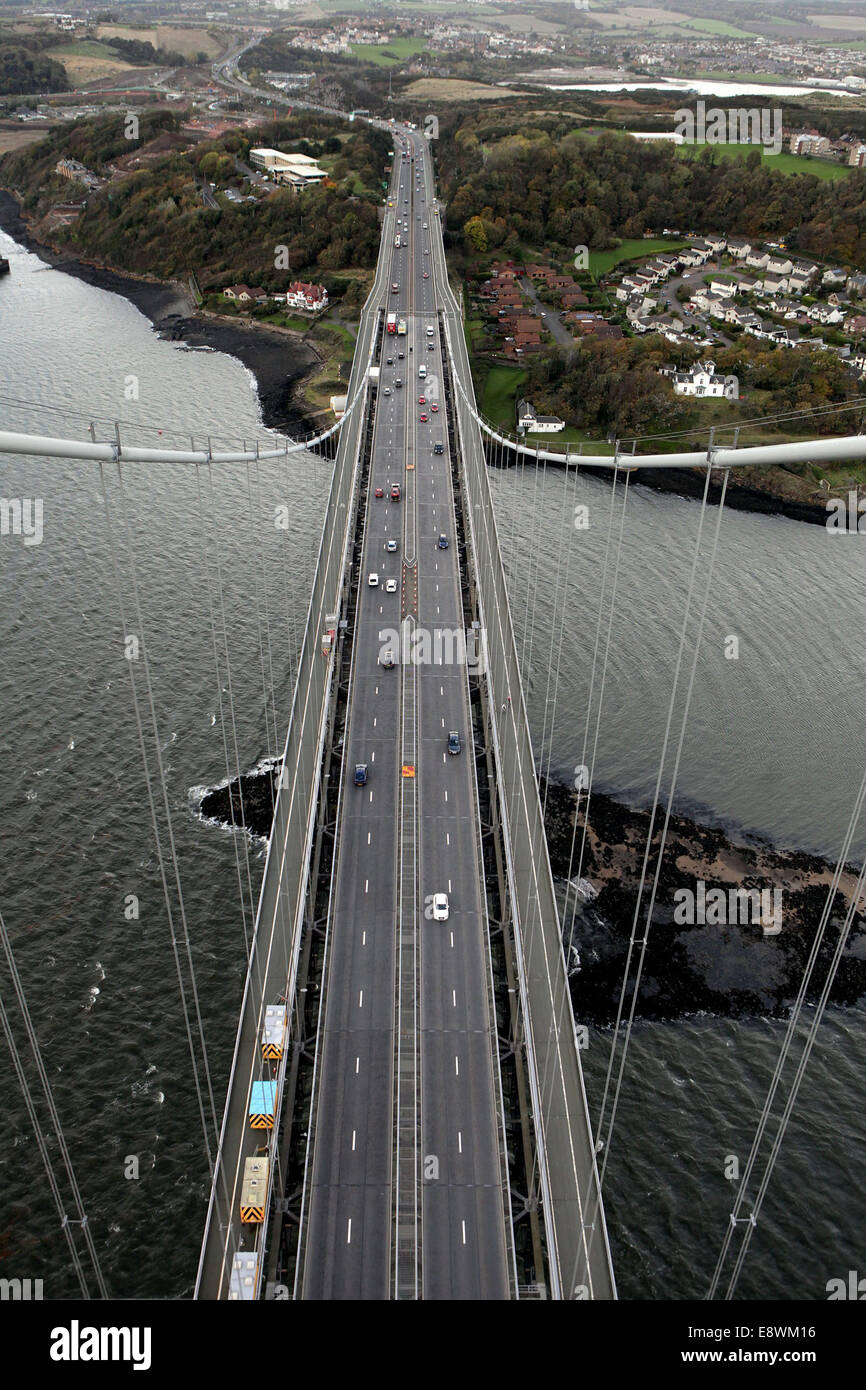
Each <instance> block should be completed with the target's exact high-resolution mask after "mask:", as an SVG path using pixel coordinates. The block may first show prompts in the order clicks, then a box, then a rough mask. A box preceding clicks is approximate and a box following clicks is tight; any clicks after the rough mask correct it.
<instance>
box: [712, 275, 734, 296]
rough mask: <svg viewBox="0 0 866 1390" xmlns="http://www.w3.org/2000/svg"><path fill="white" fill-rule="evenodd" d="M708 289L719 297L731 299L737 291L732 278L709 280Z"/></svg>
mask: <svg viewBox="0 0 866 1390" xmlns="http://www.w3.org/2000/svg"><path fill="white" fill-rule="evenodd" d="M710 289H711V291H712V293H713V294H715V295H718V297H719V298H720V299H733V297H734V295H735V294H736V293H737V286H736V282H735V281H733V280H710Z"/></svg>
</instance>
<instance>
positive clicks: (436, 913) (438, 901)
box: [433, 893, 448, 922]
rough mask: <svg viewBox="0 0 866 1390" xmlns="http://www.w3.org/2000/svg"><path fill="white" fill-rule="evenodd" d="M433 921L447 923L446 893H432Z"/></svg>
mask: <svg viewBox="0 0 866 1390" xmlns="http://www.w3.org/2000/svg"><path fill="white" fill-rule="evenodd" d="M433 921H434V922H447V921H448V894H447V893H434V894H433Z"/></svg>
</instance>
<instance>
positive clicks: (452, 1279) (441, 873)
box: [296, 133, 514, 1300]
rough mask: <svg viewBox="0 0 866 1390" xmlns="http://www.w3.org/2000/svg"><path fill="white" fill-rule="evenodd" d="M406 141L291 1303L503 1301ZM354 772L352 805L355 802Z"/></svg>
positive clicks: (389, 222)
mask: <svg viewBox="0 0 866 1390" xmlns="http://www.w3.org/2000/svg"><path fill="white" fill-rule="evenodd" d="M406 138H407V142H408V143H409V144H410V146H412V147H414V146H417V147H418V158H417V160H416V161H415V162H414V163H413V162H412V161H411V159H410V157H409V156H408V155H407V157H406V158H405V159H402V158H401V154H402V140H401V137H400V136H399V134H395V151H396V153H395V162H399V164H400V185H399V190H398V189H397V188H394V189H393V191H392V201H393V203H394V206H393V207H390V206H389V208H388V209H387V211H386V219H385V227H384V231H383V249H384V251H385V253H387V254H389V257H390V271H389V274H388V276H387V277H386V279H387V280H388V282H389V284H390V283H396V284H397V285H398V287H399V288H398V291H397V292H396V293H391V292H390V289H389V290H388V291H387V303H386V304H385V306H384V307H385V309H386V312H396V313H397V315H398V317H405V318H406V319H407V323H408V333H407V335H406V336H405V337H402V336H393V337H392V336H390V335H386V336H385V337H384V338H383V343H382V349H381V361H380V367H381V378H380V382H379V390H378V397H377V402H376V417H375V425H374V441H373V453H372V463H371V470H370V477H369V491H368V500H367V506H366V516H365V521H364V544H363V559H362V565H361V573H360V576H359V598H358V605H357V610H356V622H355V634H354V654H353V667H352V674H351V679H350V691H349V713H348V722H347V731H346V752H345V756H344V761H343V787H342V793H341V802H340V816H339V821H338V846H339V848H338V856H337V863H336V871H335V879H334V889H333V894H332V902H331V911H330V925H329V940H328V955H327V961H326V980H325V989H326V995H325V1000H326V1002H325V1008H324V1018H323V1025H322V1027H321V1029H320V1036H319V1038H318V1041H317V1049H318V1058H317V1083H316V1086H317V1089H316V1096H315V1125H314V1128H313V1131H312V1137H311V1144H312V1151H311V1154H310V1156H309V1163H308V1191H307V1193H306V1194H305V1196H306V1202H305V1220H306V1223H307V1227H306V1230H305V1232H304V1238H303V1244H302V1250H303V1261H302V1264H301V1266H300V1267H299V1271H298V1284H297V1288H296V1293H297V1295H298V1296H300V1297H303V1298H309V1299H388V1298H393V1297H421V1298H426V1299H485V1300H486V1299H506V1298H508V1297H510V1296H513V1295H514V1273H513V1266H512V1262H511V1259H510V1255H509V1239H508V1234H507V1232H508V1224H509V1205H508V1203H509V1197H508V1192H507V1185H506V1183H505V1181H504V1170H503V1164H502V1157H501V1152H502V1151H501V1141H502V1110H501V1101H500V1092H499V1077H498V1065H497V1062H496V1036H495V1027H494V1023H493V1020H492V1017H491V1007H492V1006H491V991H490V959H489V952H488V946H487V923H486V915H485V913H486V905H485V900H484V896H483V885H482V873H481V863H480V836H479V818H478V805H477V794H476V787H475V774H474V762H473V754H472V740H471V722H470V711H469V688H468V674H467V668H466V663H465V661H463V660H462V659H460V658H461V657H462V647H461V636H460V635H462V633H463V615H462V608H461V602H460V574H459V557H458V553H457V545H456V536H455V517H454V501H453V496H452V491H451V460H450V457H449V448H448V438H447V432H446V421H445V418H444V417H445V402H444V399H443V393H442V390H441V383H442V380H443V364H442V354H441V345H440V334H439V327H438V322H437V317H436V307H437V295H438V291H437V288H436V283H437V277H436V274H435V272H434V269H433V265H432V264H431V262H432V261H433V255H432V251H431V237H432V236H433V235H437V236H438V235H439V229H438V225H437V226H434V221H435V215H434V214H433V211H432V209H433V195H432V190H431V189H429V188H428V187H427V181H428V176H427V175H426V173H425V163H424V161H423V159H422V156H421V146H422V145H423V138H422V137H421V136H419V135H417V134H416V133H413V134H411V135H409V136H407V137H406ZM410 152H411V150H410ZM398 222H399V223H401V224H403V223H404V224H405V225H401V226H399V227H398V226H397V223H398ZM425 223H426V224H427V226H426V227H425V226H424V224H425ZM398 233H399V240H400V243H401V244H400V246H399V247H397V246H396V245H395V239H397V237H398ZM404 242H405V243H406V244H405V245H404V244H403V243H404ZM425 272H426V274H427V278H425ZM428 325H429V326H431V327H432V328H433V330H434V332H433V334H432V335H431V336H429V337H428V334H427V332H426V329H427V327H428ZM430 343H432V345H433V346H432V350H431V348H430V347H429V344H430ZM400 352H402V353H403V354H404V356H403V357H402V358H401V357H400V356H398V354H399V353H400ZM389 357H390V358H391V359H392V362H391V364H390V365H389V363H388V361H387V359H388V358H389ZM422 365H423V366H424V367H426V373H427V374H426V377H424V378H422V377H420V376H419V369H420V368H421V367H422ZM398 378H399V380H400V381H401V382H402V385H401V386H397V385H396V382H397V379H398ZM386 392H387V394H386ZM421 396H424V398H425V399H424V402H423V404H422V403H421V402H420V400H419V397H421ZM434 404H436V405H437V406H438V409H437V410H433V408H432V407H433V405H434ZM422 415H426V417H427V418H426V420H422V419H421V416H422ZM437 440H441V441H442V443H443V445H444V451H443V453H442V454H440V455H437V454H435V453H434V452H433V445H434V443H435V442H436V441H437ZM392 483H398V484H399V485H400V488H401V492H402V496H401V500H400V501H399V502H396V501H392V500H391V499H390V488H391V485H392ZM378 487H381V488H382V489H383V492H384V496H383V497H382V498H381V499H376V498H375V495H374V493H375V489H376V488H378ZM440 534H443V535H445V536H446V538H447V540H448V548H447V549H440V548H439V547H438V545H437V540H438V537H439V535H440ZM390 538H394V539H396V540H397V542H398V550H397V552H396V553H388V552H387V550H386V543H387V541H388V540H389V539H390ZM371 573H375V574H377V575H378V579H379V582H378V584H377V585H376V586H371V585H370V583H369V582H368V579H369V575H370V574H371ZM389 579H394V580H396V588H395V591H394V592H391V593H389V592H387V591H386V587H385V586H386V581H387V580H389ZM407 616H408V617H409V618H410V620H412V621H414V622H415V623H417V628H418V630H419V631H423V633H424V634H425V638H426V640H428V641H429V648H428V652H427V653H426V654H425V659H423V660H421V661H419V662H418V664H413V663H412V662H411V653H412V646H413V643H412V639H411V638H410V639H409V640H408V641H404V642H403V643H402V644H401V648H399V649H398V652H397V655H398V660H397V664H396V665H395V666H394V667H393V669H387V668H385V667H383V665H382V664H381V662H380V660H379V658H380V655H381V654H382V653H383V650H384V647H385V645H386V644H387V639H386V638H383V637H382V636H381V634H382V633H383V632H385V631H386V630H389V629H390V630H392V631H394V630H398V631H399V630H401V623H402V620H403V619H404V618H405V617H407ZM437 633H439V634H447V635H443V636H442V637H441V640H440V638H439V637H437ZM415 640H417V639H415ZM455 654H456V657H457V659H456V660H455V659H453V658H454V657H455ZM401 657H403V658H404V659H402V660H401V659H400V658H401ZM452 729H454V730H457V731H459V733H460V737H461V741H462V745H463V748H462V752H461V753H460V754H459V755H456V756H455V755H452V754H449V753H448V751H447V740H448V733H449V731H450V730H452ZM407 757H408V758H409V759H410V761H408V762H407V761H406V759H407ZM357 763H366V764H367V772H368V780H367V783H366V785H364V786H358V787H356V786H355V785H353V772H354V768H355V765H356V764H357ZM410 768H411V769H412V771H409V769H410ZM434 893H447V895H448V900H449V917H448V919H447V921H436V920H433V918H432V912H431V899H432V895H433V894H434Z"/></svg>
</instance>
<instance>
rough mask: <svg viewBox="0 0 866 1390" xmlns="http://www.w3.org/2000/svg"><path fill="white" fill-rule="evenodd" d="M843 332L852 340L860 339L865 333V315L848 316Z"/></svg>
mask: <svg viewBox="0 0 866 1390" xmlns="http://www.w3.org/2000/svg"><path fill="white" fill-rule="evenodd" d="M845 332H846V333H850V334H851V337H852V338H862V336H863V335H864V333H866V314H849V315H848V317H847V319H846V320H845Z"/></svg>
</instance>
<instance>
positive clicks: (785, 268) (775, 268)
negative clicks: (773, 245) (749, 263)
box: [767, 256, 794, 275]
mask: <svg viewBox="0 0 866 1390" xmlns="http://www.w3.org/2000/svg"><path fill="white" fill-rule="evenodd" d="M793 269H794V265H793V262H792V261H790V260H789V259H788V257H787V256H768V257H767V270H768V271H769V272H770V274H771V275H790V274H791V271H792V270H793Z"/></svg>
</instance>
